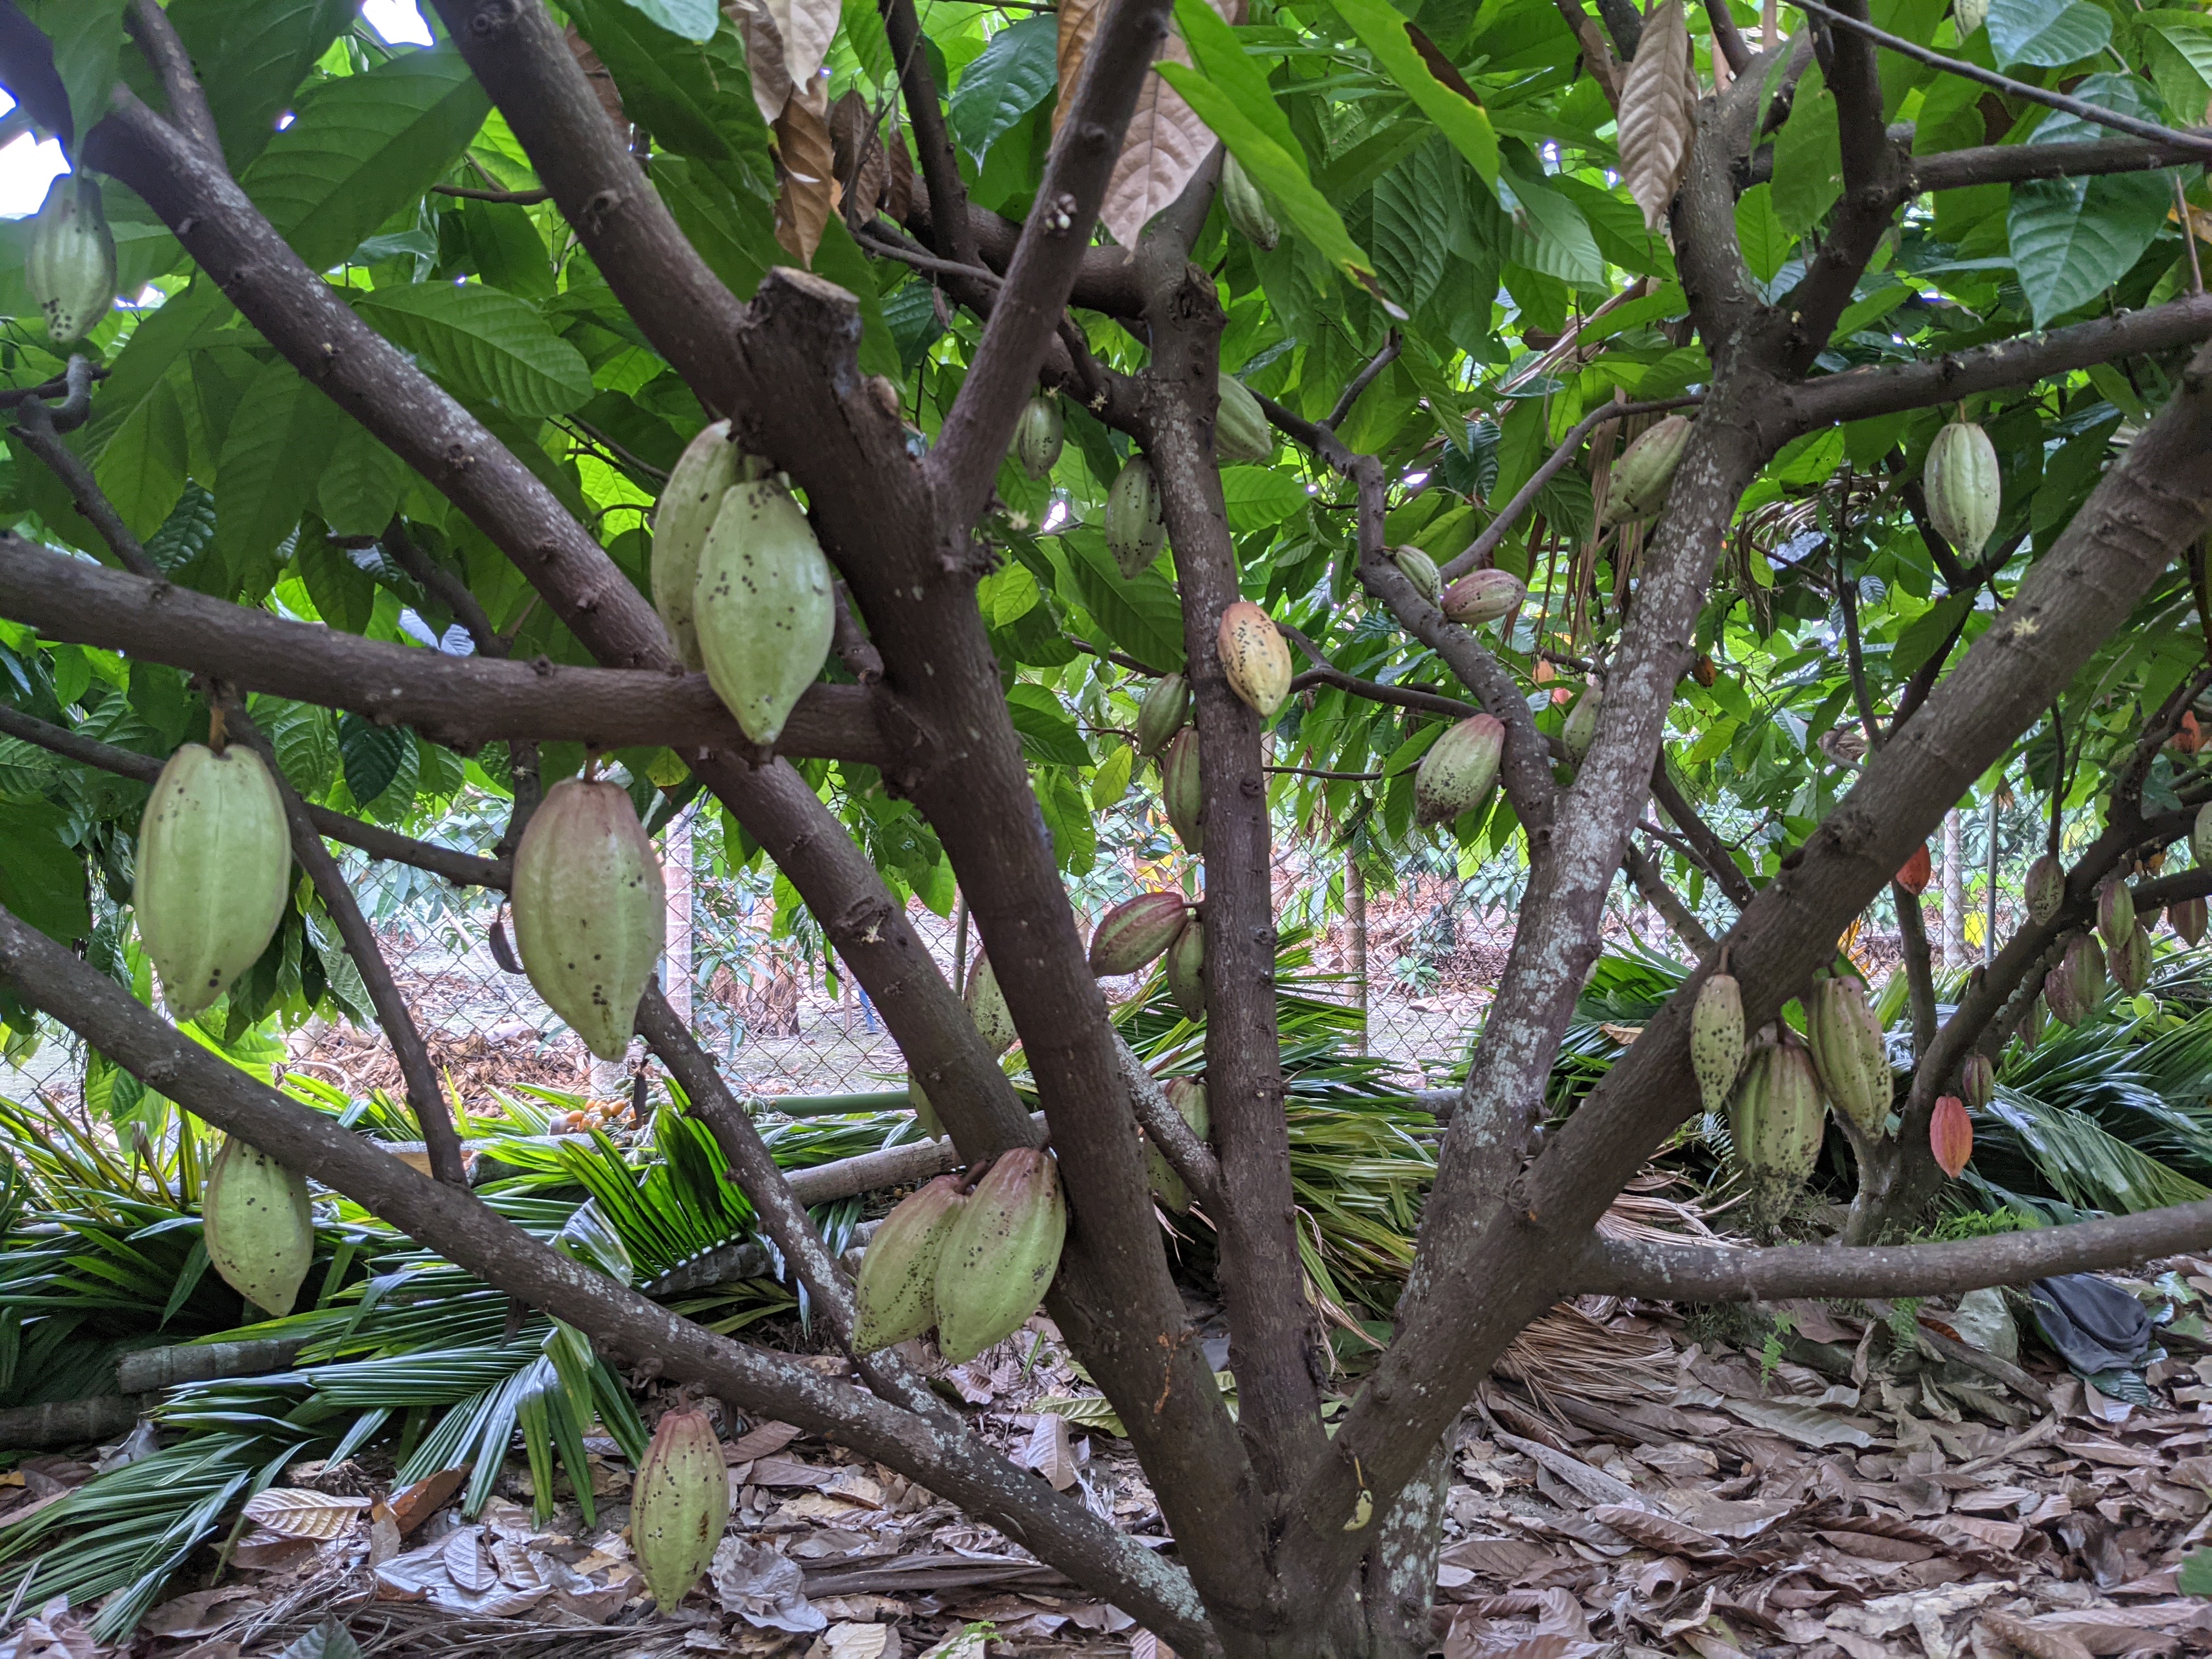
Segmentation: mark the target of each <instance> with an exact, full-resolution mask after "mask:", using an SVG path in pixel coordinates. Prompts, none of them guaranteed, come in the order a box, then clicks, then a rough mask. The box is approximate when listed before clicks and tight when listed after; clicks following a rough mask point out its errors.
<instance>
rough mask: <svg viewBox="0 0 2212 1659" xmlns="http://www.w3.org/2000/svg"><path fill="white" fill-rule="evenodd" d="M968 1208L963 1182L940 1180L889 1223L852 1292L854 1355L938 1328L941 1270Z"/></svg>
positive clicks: (905, 1202)
mask: <svg viewBox="0 0 2212 1659" xmlns="http://www.w3.org/2000/svg"><path fill="white" fill-rule="evenodd" d="M967 1202H968V1196H967V1194H965V1193H963V1192H962V1191H961V1190H960V1177H959V1176H954V1175H941V1176H938V1177H937V1179H936V1180H934V1181H932V1182H927V1183H926V1184H925V1185H924V1186H923V1187H922V1188H921V1189H920V1190H919V1191H917V1192H915V1193H912V1194H908V1196H907V1197H905V1198H903V1199H902V1200H899V1204H898V1206H897V1207H896V1209H894V1210H893V1211H892V1212H890V1214H889V1215H887V1216H885V1217H884V1219H883V1225H880V1226H878V1228H877V1229H876V1234H875V1237H873V1238H871V1239H870V1240H869V1241H868V1249H867V1253H866V1255H862V1256H861V1258H860V1276H859V1278H858V1279H856V1280H855V1281H854V1287H853V1297H854V1304H855V1305H856V1306H857V1308H858V1310H859V1314H858V1317H857V1318H856V1319H855V1320H854V1325H853V1352H854V1353H873V1352H876V1351H877V1350H878V1348H888V1347H890V1346H892V1345H893V1344H894V1343H898V1342H904V1341H906V1340H908V1339H909V1338H911V1337H916V1336H920V1335H921V1334H922V1333H923V1332H924V1331H926V1330H927V1329H928V1328H930V1327H931V1326H932V1325H934V1324H935V1323H936V1322H937V1264H938V1262H939V1260H940V1259H941V1258H942V1257H943V1256H944V1255H945V1240H946V1239H948V1238H950V1237H951V1236H952V1224H953V1223H954V1222H956V1221H957V1220H958V1219H959V1218H960V1212H961V1211H962V1209H963V1208H964V1207H965V1206H966V1205H967Z"/></svg>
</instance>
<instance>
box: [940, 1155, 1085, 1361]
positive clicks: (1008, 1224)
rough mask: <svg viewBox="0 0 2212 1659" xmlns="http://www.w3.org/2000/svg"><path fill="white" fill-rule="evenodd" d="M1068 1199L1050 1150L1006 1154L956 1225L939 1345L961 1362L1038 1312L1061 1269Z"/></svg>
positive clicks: (945, 1272) (944, 1263) (943, 1284)
mask: <svg viewBox="0 0 2212 1659" xmlns="http://www.w3.org/2000/svg"><path fill="white" fill-rule="evenodd" d="M1066 1238H1067V1200H1066V1198H1065V1197H1064V1196H1062V1194H1061V1193H1060V1166H1059V1165H1058V1164H1055V1163H1054V1162H1053V1159H1052V1156H1051V1154H1049V1153H1048V1152H1039V1151H1037V1150H1036V1148H1035V1147H1030V1146H1017V1147H1015V1148H1014V1149H1013V1150H1012V1152H1002V1153H1000V1156H999V1159H998V1161H997V1162H996V1163H994V1164H992V1165H991V1168H990V1170H989V1172H988V1173H987V1174H986V1175H985V1176H984V1177H983V1178H982V1180H981V1181H980V1182H976V1184H975V1191H974V1192H972V1193H970V1194H969V1195H968V1202H967V1203H966V1205H964V1206H963V1207H962V1209H961V1212H960V1215H959V1218H958V1219H957V1220H956V1221H955V1222H954V1223H953V1224H952V1231H951V1234H950V1235H949V1236H948V1237H946V1239H945V1250H944V1254H943V1255H942V1256H940V1257H939V1261H938V1264H937V1346H938V1347H939V1349H940V1350H941V1351H942V1352H943V1353H944V1355H945V1358H947V1359H949V1360H951V1361H952V1362H953V1364H960V1363H961V1362H962V1361H963V1360H969V1359H973V1358H975V1356H976V1355H977V1354H979V1353H981V1352H983V1350H984V1349H986V1348H987V1347H990V1346H993V1345H994V1344H995V1343H999V1342H1003V1341H1004V1340H1006V1338H1008V1337H1009V1336H1012V1334H1014V1333H1015V1332H1016V1331H1018V1330H1019V1329H1021V1328H1022V1324H1023V1322H1024V1321H1025V1320H1027V1319H1028V1318H1029V1316H1030V1315H1031V1314H1033V1313H1035V1312H1036V1305H1037V1304H1038V1303H1039V1302H1041V1301H1042V1300H1043V1299H1044V1293H1045V1291H1047V1290H1048V1288H1049V1287H1050V1286H1051V1284H1052V1277H1053V1275H1054V1273H1058V1272H1059V1271H1060V1246H1061V1245H1062V1244H1063V1243H1066Z"/></svg>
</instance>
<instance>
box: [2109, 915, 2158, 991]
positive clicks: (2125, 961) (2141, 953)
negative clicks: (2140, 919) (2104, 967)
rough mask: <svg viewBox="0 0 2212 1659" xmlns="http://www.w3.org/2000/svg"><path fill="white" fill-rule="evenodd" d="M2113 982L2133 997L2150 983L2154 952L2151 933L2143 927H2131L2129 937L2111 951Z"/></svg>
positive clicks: (2110, 962)
mask: <svg viewBox="0 0 2212 1659" xmlns="http://www.w3.org/2000/svg"><path fill="white" fill-rule="evenodd" d="M2107 960H2108V962H2109V964H2110V966H2111V969H2112V981H2113V983H2114V984H2116V985H2118V987H2120V988H2121V989H2122V990H2124V991H2125V992H2127V993H2129V994H2130V995H2133V994H2135V993H2136V992H2137V991H2140V990H2142V987H2144V986H2146V985H2148V984H2149V983H2150V970H2151V963H2152V952H2151V946H2150V933H2149V932H2148V930H2147V929H2145V928H2142V927H2130V929H2129V930H2128V936H2127V937H2126V938H2125V939H2122V940H2121V941H2120V942H2119V944H2118V945H2116V946H2115V947H2114V948H2113V949H2112V951H2111V953H2110V955H2109V957H2108V958H2107Z"/></svg>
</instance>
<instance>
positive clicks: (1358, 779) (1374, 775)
mask: <svg viewBox="0 0 2212 1659" xmlns="http://www.w3.org/2000/svg"><path fill="white" fill-rule="evenodd" d="M1261 771H1262V772H1279V773H1280V774H1282V775H1284V776H1285V777H1293V778H1322V779H1324V780H1327V781H1330V782H1335V783H1379V782H1381V781H1383V779H1384V778H1386V777H1388V776H1389V773H1387V772H1329V771H1325V770H1323V769H1321V768H1320V767H1316V766H1263V767H1261Z"/></svg>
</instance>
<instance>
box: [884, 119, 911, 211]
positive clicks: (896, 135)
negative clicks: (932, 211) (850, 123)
mask: <svg viewBox="0 0 2212 1659" xmlns="http://www.w3.org/2000/svg"><path fill="white" fill-rule="evenodd" d="M884 149H885V151H886V152H887V155H886V157H885V175H884V199H883V203H882V206H883V210H884V212H885V213H888V214H890V216H891V217H892V218H893V219H894V220H896V222H898V223H900V224H904V223H905V222H906V216H907V215H908V214H909V213H911V212H913V211H914V152H913V151H912V150H910V149H908V148H907V143H906V128H905V127H904V126H903V125H901V123H900V122H899V120H898V118H896V116H894V117H893V118H892V119H891V125H890V131H889V132H888V133H886V134H885V135H884Z"/></svg>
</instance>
